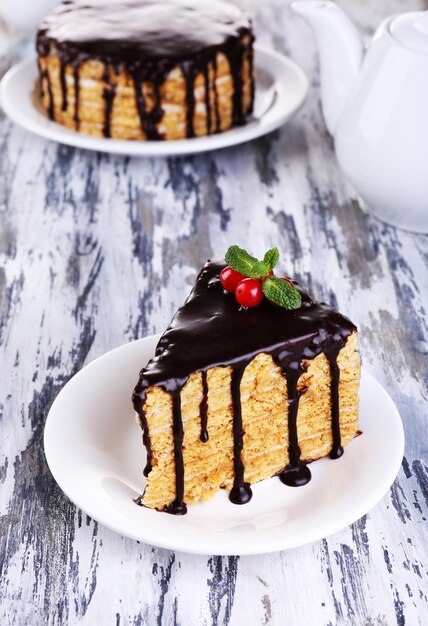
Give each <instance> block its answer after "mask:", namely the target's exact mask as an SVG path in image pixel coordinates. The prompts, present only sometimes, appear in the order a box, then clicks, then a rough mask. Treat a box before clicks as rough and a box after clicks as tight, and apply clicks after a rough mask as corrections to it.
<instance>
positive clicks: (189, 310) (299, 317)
mask: <svg viewBox="0 0 428 626" xmlns="http://www.w3.org/2000/svg"><path fill="white" fill-rule="evenodd" d="M223 267H225V264H224V263H221V262H214V261H208V262H207V263H206V265H205V267H204V268H203V270H202V271H201V273H200V274H199V276H198V278H197V280H196V284H195V287H194V288H193V290H192V292H191V294H190V296H189V298H188V299H187V301H186V302H185V304H184V305H183V306H182V307H181V308H180V309H179V310H178V311H177V313H176V315H175V316H174V318H173V320H172V322H171V324H170V325H169V327H168V328H167V330H166V331H165V333H164V334H163V335H162V337H161V339H160V341H159V343H158V346H157V349H156V354H155V356H154V358H153V359H152V360H151V361H150V362H149V363H148V365H147V367H145V368H144V369H143V370H142V371H141V373H140V379H139V382H138V384H137V386H136V388H135V390H134V395H133V402H134V407H135V410H136V411H137V412H138V414H139V415H140V418H141V421H142V425H143V429H144V430H145V443H146V447H147V452H148V457H149V463H148V466H149V467H150V443H149V441H150V437H149V433H148V430H147V422H146V420H145V417H144V402H145V395H146V391H147V389H148V388H149V387H151V386H159V387H162V388H163V389H164V390H165V391H167V392H169V393H171V394H172V397H173V407H174V410H173V419H174V424H173V431H174V457H175V468H176V499H175V501H174V502H173V503H172V504H171V505H170V506H169V507H168V509H167V510H168V511H169V512H172V513H183V512H185V503H184V501H183V494H184V467H183V458H182V454H181V445H182V439H183V427H182V421H181V413H180V410H179V401H178V400H177V397H178V398H179V395H180V391H181V389H182V388H183V386H184V384H185V383H186V381H187V380H188V378H189V376H190V375H191V374H193V373H195V372H202V373H203V379H202V380H203V381H204V380H205V383H204V382H203V395H204V398H203V401H202V403H201V440H202V441H204V440H206V439H205V433H207V422H206V414H207V413H206V407H207V398H208V393H209V390H208V385H207V384H206V378H205V374H204V373H205V372H206V371H207V370H208V369H210V368H212V367H216V366H230V367H232V380H231V393H232V404H233V415H234V420H233V448H234V472H235V479H234V485H233V489H232V490H231V492H230V496H229V497H230V499H231V501H232V502H234V503H236V504H244V503H245V502H248V501H249V500H250V499H251V495H252V493H251V488H250V485H249V484H248V483H245V481H244V473H245V468H244V465H243V462H242V458H241V451H242V446H243V426H242V415H241V401H240V382H241V378H242V375H243V373H244V370H245V367H246V366H247V365H248V364H249V362H250V361H251V360H252V359H253V358H254V357H255V356H257V354H259V353H260V352H264V353H267V354H271V355H272V357H273V359H274V361H275V363H276V364H277V365H278V366H279V367H280V368H281V370H282V372H283V375H284V377H285V378H286V381H287V390H288V414H287V416H284V419H286V420H287V424H288V433H289V465H288V466H287V467H284V470H283V471H282V472H281V473H280V479H281V481H282V482H284V483H285V484H287V485H291V486H300V485H304V484H306V483H307V482H308V481H309V480H310V477H311V474H310V470H309V468H308V467H307V466H306V464H305V463H304V461H303V460H302V459H301V458H300V449H299V442H298V437H297V425H296V424H297V412H298V406H299V399H300V396H301V395H302V393H304V392H305V389H304V388H303V389H300V390H298V382H299V378H300V376H301V375H302V374H303V372H304V371H305V370H306V367H307V361H309V360H311V359H314V358H315V357H317V356H318V355H319V354H321V353H324V354H325V355H326V357H327V359H328V361H329V363H330V372H331V418H332V434H333V446H332V450H331V453H330V456H331V458H337V457H339V456H341V454H342V453H343V449H342V447H341V441H340V425H339V394H338V388H339V379H340V371H339V368H338V366H337V356H338V354H339V352H340V350H341V349H342V348H343V346H344V345H345V344H346V341H347V339H348V337H349V336H350V335H351V334H352V333H353V332H354V331H356V327H355V326H354V324H353V323H352V322H351V321H350V320H349V319H347V318H346V317H344V316H343V315H341V314H340V313H338V312H337V311H335V310H334V309H333V308H332V307H330V306H329V305H328V304H325V303H322V302H314V301H313V300H312V299H311V297H310V296H309V294H308V293H307V292H306V291H304V290H303V289H301V288H300V287H299V286H298V285H296V287H297V288H298V289H299V291H300V293H301V295H302V307H301V308H300V309H297V310H287V309H284V308H282V307H277V306H274V305H272V304H271V303H270V302H268V301H267V300H266V299H265V300H263V302H262V303H261V304H260V305H259V306H257V307H254V308H252V309H248V310H244V309H240V307H239V305H238V303H237V302H236V300H235V297H234V295H233V294H229V293H225V292H224V291H223V288H222V286H221V283H220V279H219V274H220V271H221V270H222V269H223ZM147 442H148V443H147Z"/></svg>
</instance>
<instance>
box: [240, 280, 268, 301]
mask: <svg viewBox="0 0 428 626" xmlns="http://www.w3.org/2000/svg"><path fill="white" fill-rule="evenodd" d="M235 295H236V299H237V301H238V302H239V304H240V305H241V306H245V307H253V306H257V305H258V304H260V302H261V301H262V300H263V291H262V286H261V283H260V281H258V280H256V279H255V278H244V280H241V282H240V283H239V285H238V286H237V288H236V292H235Z"/></svg>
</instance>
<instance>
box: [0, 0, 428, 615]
mask: <svg viewBox="0 0 428 626" xmlns="http://www.w3.org/2000/svg"><path fill="white" fill-rule="evenodd" d="M242 4H244V5H246V6H249V7H250V8H251V10H253V11H254V13H255V24H256V29H257V32H258V34H259V40H260V41H262V42H263V43H265V44H267V45H271V46H273V47H275V48H276V49H278V50H280V51H283V52H286V53H287V54H289V55H290V56H292V57H293V58H294V59H295V60H296V61H297V62H298V63H299V64H301V65H302V66H303V67H304V69H305V70H306V71H307V73H308V75H309V77H310V82H311V85H312V89H311V92H310V94H309V98H308V101H307V103H306V104H305V106H304V108H303V110H302V111H301V112H300V113H299V115H298V116H297V117H296V118H295V120H293V121H292V123H291V124H289V125H287V126H285V127H284V128H283V129H282V130H281V131H279V132H276V133H274V134H273V135H271V136H270V137H267V138H264V139H260V140H258V141H255V142H253V143H250V144H246V145H243V146H238V147H236V148H232V149H229V150H223V151H219V152H216V153H211V154H206V155H199V156H195V157H188V158H175V159H159V160H154V159H147V160H140V159H126V158H122V157H114V156H107V155H100V154H93V153H89V152H83V151H79V150H75V149H71V148H67V147H63V146H58V145H56V144H54V143H49V142H46V141H44V140H42V139H39V138H37V137H34V136H32V135H30V134H28V133H26V132H24V131H23V130H21V129H19V128H18V127H16V126H14V125H12V124H11V123H10V122H9V121H8V120H7V119H5V118H4V116H3V115H2V114H0V172H1V179H0V351H1V364H2V376H1V377H0V441H1V445H0V484H1V491H0V529H1V535H0V571H1V589H0V623H1V624H6V625H9V624H11V625H19V626H21V625H22V624H32V625H33V624H35V625H36V626H37V625H39V624H40V625H42V624H43V625H44V624H49V625H57V624H76V623H79V624H85V625H90V626H92V625H94V624H117V625H119V624H120V625H121V626H122V625H124V624H149V625H151V624H181V625H185V626H187V625H198V626H199V625H201V624H212V625H215V624H218V625H223V624H230V625H232V626H240V625H242V624H280V625H284V624H287V625H291V626H294V625H298V626H300V625H302V624H305V625H312V624H316V625H318V624H319V625H323V626H327V625H328V624H331V625H334V624H356V625H360V624H367V625H369V624H370V625H373V626H375V625H376V626H380V625H382V626H386V625H388V626H390V625H392V624H399V625H400V626H401V625H404V624H407V625H410V626H413V625H419V624H420V625H422V624H426V623H428V602H427V589H428V585H427V582H428V572H427V562H428V559H427V545H428V542H427V521H426V518H427V514H428V474H427V447H426V441H427V423H428V421H427V395H428V376H427V353H428V330H427V309H428V306H427V295H426V294H427V293H428V263H427V261H428V237H423V236H417V235H412V234H408V233H404V232H399V231H397V230H395V229H394V228H392V227H388V226H385V225H383V224H381V223H380V222H378V221H376V220H374V219H372V218H370V217H368V216H366V215H364V214H363V213H362V212H361V210H360V208H359V207H358V203H357V201H356V200H355V199H352V192H351V190H350V189H349V188H348V186H347V184H346V182H345V181H344V180H343V177H342V175H341V173H340V171H339V169H338V167H337V165H336V163H335V159H334V152H333V146H332V142H331V139H329V137H328V136H327V135H326V132H325V129H324V125H323V123H322V118H321V114H320V107H319V101H318V91H317V85H318V82H319V79H318V69H317V60H316V55H315V50H314V45H313V41H312V37H311V35H310V33H309V30H308V29H307V27H306V25H305V24H304V23H303V22H302V21H301V20H299V18H298V17H296V16H295V15H293V14H292V13H291V11H289V8H288V2H283V1H280V0H270V1H269V2H263V3H261V2H256V1H255V0H252V1H251V2H250V1H246V2H242ZM341 4H342V5H343V6H344V7H345V8H346V9H347V10H348V11H349V12H350V13H351V14H352V15H353V16H354V17H355V19H356V20H357V21H358V22H359V25H360V26H361V27H362V28H363V29H364V31H365V32H366V33H367V34H369V33H370V32H372V31H373V29H374V28H375V27H376V26H377V24H378V22H379V21H380V19H382V18H383V17H385V16H386V15H388V14H390V13H392V12H398V11H401V10H411V9H417V8H422V7H423V3H420V2H417V1H416V0H415V1H413V0H412V1H410V0H409V1H406V2H404V1H403V0H393V1H392V2H386V0H382V2H377V3H374V2H373V1H372V2H369V1H368V0H365V1H364V2H358V3H357V2H351V0H346V2H345V1H343V2H341ZM18 50H20V51H21V53H22V50H23V48H22V47H20V48H18ZM16 54H17V53H16V51H15V50H14V52H13V54H12V53H7V54H5V55H4V57H3V58H2V64H1V67H2V68H5V67H6V66H7V64H8V63H9V62H10V61H11V59H12V57H13V55H16ZM8 55H9V56H8ZM248 242H251V243H250V244H249V243H248ZM231 243H238V244H241V245H250V247H251V249H252V251H253V252H254V253H262V252H263V251H264V250H265V249H266V248H267V247H268V246H271V245H278V246H279V247H280V248H281V250H282V251H283V261H282V267H283V269H284V270H285V269H286V270H287V272H289V273H290V274H292V275H295V276H296V277H297V278H300V279H301V281H302V282H304V283H306V284H308V285H309V286H310V288H311V289H312V291H313V292H314V293H315V294H316V295H317V296H318V297H322V298H324V299H326V300H329V301H331V302H332V303H333V304H336V303H337V304H338V305H339V307H340V309H341V310H342V311H343V312H344V313H348V314H349V315H350V316H351V317H352V319H353V320H354V321H355V322H356V323H357V324H358V326H359V328H360V333H361V349H362V355H363V359H364V363H365V366H366V367H367V368H368V369H369V370H370V371H371V372H372V373H373V374H374V375H375V376H376V377H377V378H378V379H379V380H380V381H381V382H382V384H384V385H385V387H386V388H387V389H388V391H389V392H390V393H391V395H392V396H393V398H394V400H395V402H396V403H397V405H398V407H399V409H400V412H401V414H402V416H403V421H404V427H405V430H406V439H407V443H406V456H405V460H404V462H403V468H402V471H401V472H400V474H399V476H398V478H397V481H396V482H395V484H394V486H393V487H392V489H391V490H390V493H389V494H388V495H387V496H386V497H385V498H384V499H383V501H382V502H381V503H380V504H379V505H378V506H377V507H376V508H375V509H374V510H373V511H371V512H370V513H369V514H368V515H367V516H365V517H364V518H363V519H362V520H360V521H359V522H357V523H356V524H354V525H352V526H351V527H349V528H347V529H345V530H343V531H342V532H340V533H338V534H337V535H335V536H333V537H331V538H329V539H328V540H324V541H320V542H318V543H315V544H313V545H311V546H307V547H304V548H299V549H295V550H290V551H288V552H283V553H279V554H271V555H266V556H257V557H242V558H237V557H233V556H231V557H211V558H206V557H197V556H191V555H184V554H178V553H177V554H174V553H172V552H168V551H166V550H161V549H157V548H152V547H150V546H146V545H142V544H139V543H137V542H134V541H132V540H129V539H125V538H122V537H120V536H118V535H115V534H114V533H112V532H111V531H109V530H107V529H105V528H103V527H101V526H99V525H98V524H97V523H95V522H93V521H92V520H90V519H89V518H88V517H87V516H86V515H84V514H82V513H81V512H80V511H79V510H78V509H76V507H75V506H74V505H73V504H71V503H70V502H69V501H68V500H67V498H66V497H65V496H64V495H63V494H62V492H61V491H60V490H59V488H58V487H57V486H56V485H55V483H54V481H53V479H52V477H51V475H50V473H49V470H48V469H47V466H46V462H45V459H44V455H43V450H42V433H43V425H44V420H45V417H46V415H47V412H48V409H49V407H50V405H51V403H52V401H53V399H54V397H55V395H56V394H57V392H58V391H59V389H60V388H61V387H62V386H63V384H64V383H65V382H66V381H67V380H68V379H69V377H70V376H71V375H72V374H74V373H75V372H76V371H77V370H78V369H79V368H80V367H81V366H82V365H83V364H84V363H85V362H87V361H88V360H91V359H92V358H94V357H96V356H98V355H100V354H102V353H103V352H106V351H107V350H110V349H111V348H113V347H115V346H118V345H120V344H122V343H125V342H127V341H131V340H133V339H135V338H137V337H140V336H142V335H144V334H149V333H152V332H160V331H162V330H163V329H164V327H165V326H166V324H167V323H168V321H169V319H170V317H171V315H172V313H173V312H174V310H175V309H176V307H177V306H179V305H180V304H181V303H182V301H183V299H184V298H185V296H186V295H187V292H188V289H189V284H191V283H192V281H193V279H194V277H195V275H196V272H197V270H198V268H199V267H200V266H201V265H202V264H203V262H204V261H205V260H206V258H207V257H210V256H212V257H216V256H217V257H219V256H221V255H222V254H223V253H224V250H225V249H226V248H227V246H228V245H230V244H231Z"/></svg>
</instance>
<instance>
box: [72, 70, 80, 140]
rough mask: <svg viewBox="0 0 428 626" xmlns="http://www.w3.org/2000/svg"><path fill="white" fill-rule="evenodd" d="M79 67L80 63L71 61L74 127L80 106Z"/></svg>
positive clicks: (78, 122)
mask: <svg viewBox="0 0 428 626" xmlns="http://www.w3.org/2000/svg"><path fill="white" fill-rule="evenodd" d="M79 68H80V63H79V62H78V61H76V62H75V63H73V79H74V115H73V119H74V121H75V122H76V128H77V129H78V128H79V125H80V118H79V107H80V101H79V100H80V83H79Z"/></svg>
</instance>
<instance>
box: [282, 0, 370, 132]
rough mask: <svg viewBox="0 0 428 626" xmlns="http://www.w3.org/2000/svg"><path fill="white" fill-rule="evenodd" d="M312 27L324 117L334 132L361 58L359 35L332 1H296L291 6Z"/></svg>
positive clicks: (362, 52)
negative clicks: (318, 58) (317, 59)
mask: <svg viewBox="0 0 428 626" xmlns="http://www.w3.org/2000/svg"><path fill="white" fill-rule="evenodd" d="M291 6H292V9H293V11H295V13H298V14H299V15H301V16H302V17H303V18H304V19H305V20H306V21H307V22H308V23H309V25H310V26H311V28H312V30H313V32H314V35H315V40H316V43H317V46H318V52H319V57H320V72H321V104H322V110H323V115H324V120H325V123H326V126H327V129H328V131H329V133H330V134H331V135H334V133H335V130H336V127H337V123H338V121H339V119H340V116H341V114H342V111H343V109H344V107H345V104H346V102H347V100H348V98H349V95H350V93H351V90H352V88H353V86H354V85H355V83H356V82H357V79H358V74H359V72H360V67H361V63H362V60H363V54H364V46H363V41H362V38H361V36H360V34H359V32H358V31H357V29H356V28H355V26H354V25H353V24H352V22H351V21H350V19H349V18H348V17H347V16H346V15H345V13H344V12H343V11H342V10H341V9H340V8H339V7H338V6H337V4H335V3H334V2H330V1H325V0H299V1H298V2H293V4H292V5H291Z"/></svg>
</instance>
